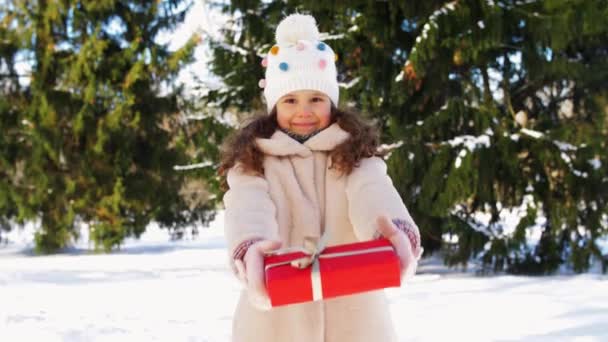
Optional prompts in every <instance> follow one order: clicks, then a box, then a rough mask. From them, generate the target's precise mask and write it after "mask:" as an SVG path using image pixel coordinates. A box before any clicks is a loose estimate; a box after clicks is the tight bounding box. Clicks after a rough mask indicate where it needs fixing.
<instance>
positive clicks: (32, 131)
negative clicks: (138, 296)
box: [0, 0, 213, 252]
mask: <svg viewBox="0 0 608 342" xmlns="http://www.w3.org/2000/svg"><path fill="white" fill-rule="evenodd" d="M0 6H2V7H1V8H0V13H2V14H0V16H1V18H0V20H1V21H2V26H1V27H2V28H1V30H2V31H0V34H1V35H2V37H3V41H2V43H0V44H2V45H1V47H2V48H1V50H0V54H1V57H0V58H1V62H2V66H1V68H2V74H3V75H2V82H3V85H4V86H3V88H2V89H1V90H0V91H2V93H3V94H2V95H3V97H2V100H0V113H1V115H2V116H1V117H2V119H1V120H2V121H1V125H2V126H1V127H0V128H2V131H3V132H8V133H9V134H6V135H4V134H3V137H2V138H0V139H2V140H0V142H1V143H2V144H1V145H0V148H1V149H2V151H1V152H2V158H1V159H0V162H1V163H2V165H1V167H2V171H0V172H1V173H2V174H3V177H2V180H0V187H1V189H0V192H2V195H0V196H1V197H0V217H1V218H2V222H3V223H4V224H3V225H4V226H5V227H6V226H7V225H8V224H9V223H10V222H16V223H24V222H26V221H37V222H39V225H40V227H39V229H38V231H37V233H36V246H37V250H38V251H40V252H53V251H57V250H60V249H62V248H64V247H66V246H68V245H69V244H70V242H71V241H72V240H73V239H74V238H78V229H76V228H77V227H78V225H79V224H88V225H89V230H90V236H91V238H92V239H93V241H94V243H95V246H96V247H97V248H99V249H103V250H109V249H111V248H113V247H116V246H120V244H121V242H122V241H123V239H124V238H125V237H127V236H132V235H134V236H139V235H140V234H141V233H142V232H143V231H144V230H145V227H146V226H147V224H148V223H150V222H151V221H155V222H157V223H158V224H159V225H161V226H162V227H168V228H170V229H173V230H179V229H181V227H184V226H185V225H188V224H190V223H193V222H203V223H205V222H207V221H209V220H210V219H211V217H212V215H213V212H212V211H211V208H212V206H213V201H211V200H210V201H198V202H197V203H196V204H195V205H194V206H192V201H191V200H189V199H188V198H187V196H182V195H180V189H182V190H183V187H184V186H185V184H187V183H188V182H189V181H192V179H191V178H190V176H187V174H186V173H184V172H182V171H180V170H176V169H174V166H176V165H183V164H187V163H188V162H189V155H188V154H187V151H186V148H187V145H188V143H187V141H186V139H185V137H184V135H183V134H181V133H180V130H181V126H180V125H179V122H180V116H181V113H180V108H179V106H178V101H177V95H178V94H179V91H180V89H177V88H175V87H173V86H172V85H171V83H172V82H173V81H174V80H175V78H176V76H177V73H178V72H179V70H180V69H181V68H182V67H183V66H184V65H186V64H187V63H189V62H190V61H191V60H192V52H193V49H194V47H195V46H196V44H197V43H198V42H199V38H198V37H196V36H193V37H191V39H190V40H189V41H188V42H187V43H186V44H185V45H184V46H183V47H181V48H179V49H177V50H175V51H170V50H169V48H168V44H161V43H158V42H157V37H158V35H159V34H161V33H163V32H167V31H168V30H171V29H172V28H174V27H175V26H176V25H177V24H178V23H180V22H181V21H182V20H183V18H184V15H185V13H186V11H187V10H188V7H189V5H188V3H187V2H184V1H177V0H169V1H116V0H100V1H76V0H74V1H71V0H70V1H68V0H64V1H44V0H39V1H27V2H23V1H8V2H5V3H3V4H2V5H0ZM7 38H8V39H7ZM20 60H21V63H25V64H26V65H28V66H29V67H30V68H31V75H30V77H29V79H28V80H27V81H26V82H23V80H22V79H20V75H18V72H17V71H16V67H17V66H18V65H19V61H20ZM20 80H21V81H22V82H19V81H20ZM6 176H8V177H6ZM181 192H182V193H183V191H181Z"/></svg>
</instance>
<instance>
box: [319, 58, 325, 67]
mask: <svg viewBox="0 0 608 342" xmlns="http://www.w3.org/2000/svg"><path fill="white" fill-rule="evenodd" d="M326 66H327V61H326V60H324V59H321V60H320V61H319V68H320V69H325V67H326Z"/></svg>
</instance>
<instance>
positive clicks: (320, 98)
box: [312, 96, 324, 102]
mask: <svg viewBox="0 0 608 342" xmlns="http://www.w3.org/2000/svg"><path fill="white" fill-rule="evenodd" d="M323 101H324V99H323V98H322V97H318V96H315V97H313V98H312V102H323Z"/></svg>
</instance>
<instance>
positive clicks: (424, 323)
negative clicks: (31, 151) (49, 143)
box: [0, 214, 608, 342]
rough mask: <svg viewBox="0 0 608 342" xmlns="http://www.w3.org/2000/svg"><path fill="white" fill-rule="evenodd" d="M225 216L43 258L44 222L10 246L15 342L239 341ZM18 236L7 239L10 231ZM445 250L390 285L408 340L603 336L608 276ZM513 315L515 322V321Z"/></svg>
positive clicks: (6, 278)
mask: <svg viewBox="0 0 608 342" xmlns="http://www.w3.org/2000/svg"><path fill="white" fill-rule="evenodd" d="M222 220H223V217H222V215H221V214H220V215H218V218H217V220H216V221H215V222H214V223H213V224H212V225H211V227H210V228H208V229H202V231H201V233H200V234H199V237H198V239H196V240H192V239H188V240H186V241H178V242H170V241H169V239H168V237H167V235H166V233H165V232H164V231H163V230H160V229H158V228H157V227H155V226H151V227H150V228H149V231H148V232H146V233H145V234H144V235H143V236H142V239H141V240H139V241H136V240H129V241H127V243H125V245H124V246H123V248H122V250H121V251H119V252H114V253H112V254H91V253H90V252H89V251H88V250H87V248H88V243H87V242H86V241H83V242H80V243H78V244H77V245H76V246H75V248H74V250H73V251H71V252H70V253H69V254H60V255H52V256H32V255H31V253H30V252H29V250H30V248H31V240H30V238H31V236H32V233H33V232H32V227H31V226H29V227H25V229H24V230H17V231H14V232H11V233H9V234H8V239H9V241H10V242H9V243H8V244H5V245H2V247H0V303H2V304H1V306H0V336H1V337H2V340H4V341H45V342H54V341H73V342H80V341H130V342H132V341H230V329H231V321H232V315H233V311H234V308H235V305H236V303H237V298H238V295H239V292H240V284H239V283H238V281H237V280H236V278H234V277H233V275H232V274H231V271H230V270H229V268H228V266H227V251H226V245H225V241H224V237H223V234H222V228H221V226H222ZM5 237H6V236H5ZM475 268H476V266H475V265H469V270H468V271H458V270H454V269H447V268H446V267H445V266H443V265H442V263H441V261H440V259H439V258H438V257H436V256H435V257H431V258H426V259H423V260H422V261H421V265H420V267H419V269H418V275H417V276H416V277H415V278H414V279H413V280H411V281H410V282H409V283H407V284H405V285H404V286H402V287H401V288H391V289H387V290H385V291H386V294H387V296H388V299H389V303H390V311H391V313H392V317H393V320H394V321H395V323H396V324H395V326H396V329H397V332H398V334H399V336H400V340H401V341H438V340H446V339H455V340H467V341H498V340H501V341H504V340H510V341H511V340H525V341H602V340H604V341H605V340H606V339H608V329H605V324H606V322H608V294H607V293H608V291H606V290H607V289H608V287H607V285H608V283H607V280H608V276H606V275H601V274H593V273H587V274H582V275H576V276H564V275H558V276H550V277H521V276H509V275H497V276H476V275H475V273H474V272H473V271H474V269H475ZM506 322H508V323H506Z"/></svg>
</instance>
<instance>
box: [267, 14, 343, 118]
mask: <svg viewBox="0 0 608 342" xmlns="http://www.w3.org/2000/svg"><path fill="white" fill-rule="evenodd" d="M276 40H277V44H276V45H275V46H273V47H272V48H271V49H270V51H269V53H268V55H267V56H266V57H265V58H264V60H262V65H263V66H264V67H266V79H264V80H260V83H259V84H260V87H262V88H264V97H265V98H266V106H267V107H268V111H269V112H270V111H271V110H272V108H273V107H274V105H275V104H276V103H277V101H278V100H279V98H281V96H283V95H285V94H287V93H289V92H292V91H295V90H305V89H309V90H317V91H320V92H322V93H324V94H326V95H327V96H328V97H329V98H330V99H331V101H332V102H333V103H334V105H336V106H337V105H338V99H339V94H340V90H339V88H338V79H337V72H336V64H335V60H336V54H335V53H334V51H333V50H332V49H331V47H329V45H327V44H325V43H323V42H321V41H319V30H318V29H317V23H316V21H315V18H313V17H312V16H310V15H303V14H292V15H290V16H288V17H286V18H285V19H283V20H282V21H281V23H279V26H277V31H276Z"/></svg>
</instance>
